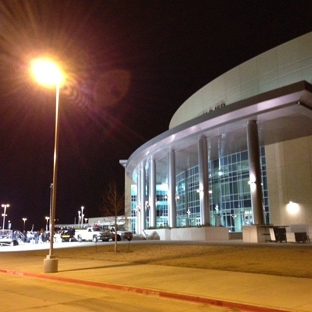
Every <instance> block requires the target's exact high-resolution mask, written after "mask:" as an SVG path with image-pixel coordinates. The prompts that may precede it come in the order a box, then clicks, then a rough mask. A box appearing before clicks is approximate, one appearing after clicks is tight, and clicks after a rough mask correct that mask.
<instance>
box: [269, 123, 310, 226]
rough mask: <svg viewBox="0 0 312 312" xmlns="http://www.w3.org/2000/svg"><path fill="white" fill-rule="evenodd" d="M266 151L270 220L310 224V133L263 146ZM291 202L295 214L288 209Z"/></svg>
mask: <svg viewBox="0 0 312 312" xmlns="http://www.w3.org/2000/svg"><path fill="white" fill-rule="evenodd" d="M311 126H312V125H311ZM265 153H266V166H267V178H268V191H269V206H270V215H271V223H273V224H274V225H287V224H301V223H311V221H312V157H311V155H312V136H309V137H303V138H300V139H296V140H289V141H286V142H282V143H277V144H273V145H269V146H266V149H265ZM290 201H292V202H293V203H294V204H297V205H298V211H297V213H291V212H289V209H288V208H289V206H288V204H289V202H290Z"/></svg>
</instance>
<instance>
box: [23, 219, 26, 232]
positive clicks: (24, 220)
mask: <svg viewBox="0 0 312 312" xmlns="http://www.w3.org/2000/svg"><path fill="white" fill-rule="evenodd" d="M22 220H23V222H24V226H23V233H25V222H26V220H27V218H23V219H22Z"/></svg>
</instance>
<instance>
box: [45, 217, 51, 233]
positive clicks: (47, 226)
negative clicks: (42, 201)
mask: <svg viewBox="0 0 312 312" xmlns="http://www.w3.org/2000/svg"><path fill="white" fill-rule="evenodd" d="M45 219H46V231H48V230H49V220H50V217H45Z"/></svg>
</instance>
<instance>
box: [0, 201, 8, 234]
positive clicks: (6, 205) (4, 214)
mask: <svg viewBox="0 0 312 312" xmlns="http://www.w3.org/2000/svg"><path fill="white" fill-rule="evenodd" d="M1 207H3V208H4V212H3V223H2V230H4V226H5V216H6V210H7V208H8V207H10V205H9V204H2V205H1Z"/></svg>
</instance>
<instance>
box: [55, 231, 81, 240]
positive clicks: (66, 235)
mask: <svg viewBox="0 0 312 312" xmlns="http://www.w3.org/2000/svg"><path fill="white" fill-rule="evenodd" d="M59 234H60V237H61V240H62V242H76V241H77V239H76V237H75V229H74V228H63V229H61V230H60V231H59Z"/></svg>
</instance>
